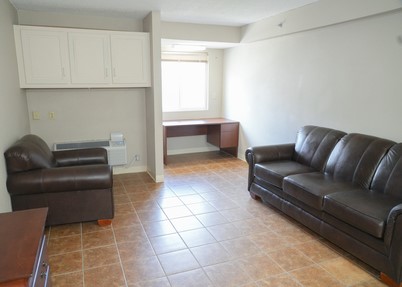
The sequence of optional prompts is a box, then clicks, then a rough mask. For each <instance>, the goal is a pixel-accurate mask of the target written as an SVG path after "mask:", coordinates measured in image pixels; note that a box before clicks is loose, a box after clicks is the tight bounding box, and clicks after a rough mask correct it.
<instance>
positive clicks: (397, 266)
mask: <svg viewBox="0 0 402 287" xmlns="http://www.w3.org/2000/svg"><path fill="white" fill-rule="evenodd" d="M384 240H385V244H386V246H387V249H388V256H389V260H390V261H391V265H392V267H393V272H394V274H387V275H389V276H390V277H392V279H393V280H395V281H396V282H401V281H402V204H399V205H397V206H395V207H394V208H393V209H392V210H391V212H390V214H389V215H388V219H387V229H386V231H385V238H384Z"/></svg>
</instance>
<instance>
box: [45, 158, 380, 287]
mask: <svg viewBox="0 0 402 287" xmlns="http://www.w3.org/2000/svg"><path fill="white" fill-rule="evenodd" d="M169 160H170V163H169V165H168V166H166V167H165V182H164V183H163V184H161V183H160V184H157V183H154V182H153V181H152V180H151V178H150V177H149V176H148V175H147V174H145V173H136V174H125V175H116V176H115V177H114V199H115V209H116V215H115V218H114V220H113V223H112V225H111V226H107V227H99V226H97V224H96V223H95V222H89V223H82V224H71V225H62V226H53V227H51V228H48V230H47V232H48V238H49V242H48V250H49V256H50V264H51V270H52V283H53V286H54V287H60V286H63V287H64V286H73V287H81V286H83V287H102V286H105V287H111V286H117V287H120V286H130V287H134V286H137V287H139V286H161V287H163V286H183V287H190V286H202V287H204V286H225V287H226V286H272V287H280V286H286V287H292V286H298V287H301V286H312V287H313V286H314V287H315V286H317V287H318V286H319V287H321V286H325V287H330V286H333V287H337V286H355V287H358V286H360V287H363V286H366V287H369V286H385V285H383V284H382V283H381V282H380V281H378V280H377V279H376V278H375V276H376V274H375V272H373V271H372V270H370V269H369V268H368V267H367V266H365V265H364V264H362V263H361V262H358V261H357V260H356V259H353V258H352V257H351V256H349V255H347V254H345V253H343V252H342V251H340V250H339V249H337V248H336V247H334V246H333V245H331V244H330V243H328V242H327V241H325V240H324V239H322V238H320V237H319V236H317V235H315V234H313V233H311V232H309V231H308V230H307V229H305V228H304V227H302V226H301V225H299V224H298V223H296V222H295V221H293V220H292V219H290V218H288V217H286V216H284V215H282V214H281V213H279V212H277V211H275V210H274V209H273V208H270V207H268V206H266V205H264V204H262V203H261V202H259V201H255V200H253V199H251V198H250V196H249V194H248V192H247V188H246V183H247V172H248V170H247V164H246V163H244V162H243V161H241V160H238V159H235V158H232V157H229V156H225V155H222V154H220V153H218V152H212V153H202V154H192V155H181V156H171V157H170V158H169Z"/></svg>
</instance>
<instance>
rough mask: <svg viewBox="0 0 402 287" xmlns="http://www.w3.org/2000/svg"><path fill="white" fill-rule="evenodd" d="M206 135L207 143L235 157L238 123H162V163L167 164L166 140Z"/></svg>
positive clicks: (215, 119)
mask: <svg viewBox="0 0 402 287" xmlns="http://www.w3.org/2000/svg"><path fill="white" fill-rule="evenodd" d="M198 135H207V142H209V143H210V144H213V145H215V146H217V147H219V148H220V150H221V151H225V152H227V153H229V154H231V155H233V156H236V157H237V148H238V143H239V122H236V121H232V120H228V119H223V118H214V119H199V120H179V121H164V122H163V163H164V164H167V138H169V137H182V136H198Z"/></svg>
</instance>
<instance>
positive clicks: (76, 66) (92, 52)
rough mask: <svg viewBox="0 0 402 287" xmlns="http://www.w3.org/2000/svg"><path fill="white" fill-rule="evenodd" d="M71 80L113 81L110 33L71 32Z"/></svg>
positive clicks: (79, 82) (95, 82)
mask: <svg viewBox="0 0 402 287" xmlns="http://www.w3.org/2000/svg"><path fill="white" fill-rule="evenodd" d="M68 37H69V44H70V61H71V82H72V83H73V84H88V85H93V84H108V83H111V82H112V76H111V64H110V48H109V47H110V45H109V41H110V40H109V34H107V33H96V32H69V33H68Z"/></svg>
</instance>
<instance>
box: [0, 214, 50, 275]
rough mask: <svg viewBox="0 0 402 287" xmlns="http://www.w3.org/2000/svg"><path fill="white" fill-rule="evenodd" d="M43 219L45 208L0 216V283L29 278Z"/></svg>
mask: <svg viewBox="0 0 402 287" xmlns="http://www.w3.org/2000/svg"><path fill="white" fill-rule="evenodd" d="M46 216H47V208H38V209H28V210H23V211H16V212H7V213H0V282H7V281H10V280H17V279H21V278H29V277H30V276H31V275H32V271H33V268H34V265H35V260H36V255H37V252H38V249H39V247H40V246H39V245H40V243H41V241H42V237H43V232H44V228H45V221H46Z"/></svg>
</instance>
